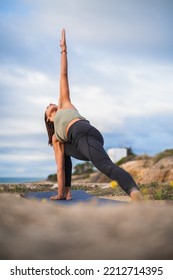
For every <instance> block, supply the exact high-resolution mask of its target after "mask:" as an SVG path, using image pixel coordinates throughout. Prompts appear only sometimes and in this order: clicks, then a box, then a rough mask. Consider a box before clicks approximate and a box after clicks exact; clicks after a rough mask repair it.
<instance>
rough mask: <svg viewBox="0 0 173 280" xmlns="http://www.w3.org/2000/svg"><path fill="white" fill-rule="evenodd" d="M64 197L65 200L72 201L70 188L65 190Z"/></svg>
mask: <svg viewBox="0 0 173 280" xmlns="http://www.w3.org/2000/svg"><path fill="white" fill-rule="evenodd" d="M65 197H66V200H71V199H72V196H71V188H70V187H66V188H65Z"/></svg>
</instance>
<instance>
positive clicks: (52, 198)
mask: <svg viewBox="0 0 173 280" xmlns="http://www.w3.org/2000/svg"><path fill="white" fill-rule="evenodd" d="M50 199H51V200H65V199H66V198H65V197H64V196H61V195H54V196H51V197H50Z"/></svg>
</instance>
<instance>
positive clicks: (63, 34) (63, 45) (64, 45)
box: [60, 29, 67, 51]
mask: <svg viewBox="0 0 173 280" xmlns="http://www.w3.org/2000/svg"><path fill="white" fill-rule="evenodd" d="M60 47H61V49H62V51H64V50H67V45H66V38H65V29H63V30H62V34H61V40H60Z"/></svg>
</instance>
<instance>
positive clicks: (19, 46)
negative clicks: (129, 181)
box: [0, 0, 173, 177]
mask: <svg viewBox="0 0 173 280" xmlns="http://www.w3.org/2000/svg"><path fill="white" fill-rule="evenodd" d="M172 26H173V1H172V0H145V1H144V0H101V1H99V0H94V1H93V0H92V1H91V0H71V1H67V0H63V1H62V0H61V1H59V0H15V1H14V0H0V42H1V43H0V100H1V111H0V118H1V124H0V176H1V177H3V176H17V177H19V176H23V177H24V176H28V177H30V176H31V177H32V176H34V177H46V176H47V175H48V174H50V173H54V172H55V171H56V166H55V163H54V155H53V151H52V149H51V148H50V147H48V146H47V135H46V131H45V127H44V122H43V115H44V108H45V107H46V105H47V104H48V103H50V102H57V100H58V91H59V63H60V49H59V38H60V33H61V29H62V28H63V27H65V28H66V32H67V43H68V59H69V81H70V89H71V97H72V102H73V103H74V105H75V106H76V107H77V108H78V110H79V111H80V113H81V114H82V115H84V116H85V117H86V118H87V119H89V120H90V122H91V123H92V124H93V125H95V126H96V127H97V128H98V129H99V130H100V131H101V132H102V133H103V135H104V138H105V148H106V149H107V148H110V147H132V149H133V150H134V152H135V153H137V154H144V153H147V154H150V155H153V154H156V153H158V152H160V151H162V150H165V149H170V148H172V140H173V139H172V138H173V137H172V135H173V125H172V119H173V110H172V104H173V78H172V77H173V51H172V50H173V36H172Z"/></svg>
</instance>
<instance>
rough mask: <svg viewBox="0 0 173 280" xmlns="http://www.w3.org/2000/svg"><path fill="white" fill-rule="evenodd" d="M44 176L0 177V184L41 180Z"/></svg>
mask: <svg viewBox="0 0 173 280" xmlns="http://www.w3.org/2000/svg"><path fill="white" fill-rule="evenodd" d="M43 180H45V178H34V177H32V178H27V177H0V184H22V183H32V182H39V181H43Z"/></svg>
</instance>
